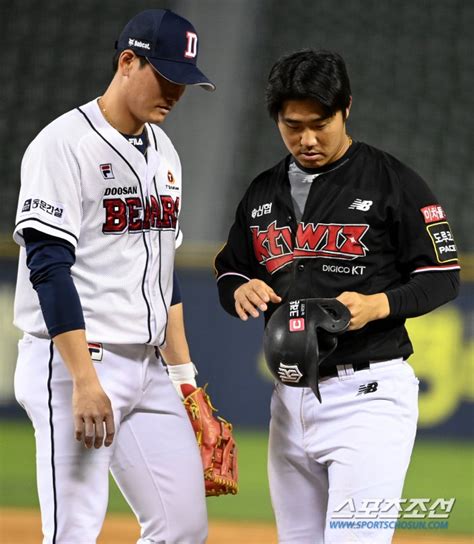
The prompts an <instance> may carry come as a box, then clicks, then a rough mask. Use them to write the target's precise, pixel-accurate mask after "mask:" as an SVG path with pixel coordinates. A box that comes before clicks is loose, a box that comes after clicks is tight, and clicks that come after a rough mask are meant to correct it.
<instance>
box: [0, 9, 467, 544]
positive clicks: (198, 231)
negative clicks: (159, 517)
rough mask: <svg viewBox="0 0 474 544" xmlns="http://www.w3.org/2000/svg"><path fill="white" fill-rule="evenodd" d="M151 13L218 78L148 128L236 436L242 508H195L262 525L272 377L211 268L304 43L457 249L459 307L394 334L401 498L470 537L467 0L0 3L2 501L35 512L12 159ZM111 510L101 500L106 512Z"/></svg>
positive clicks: (106, 66)
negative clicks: (277, 69)
mask: <svg viewBox="0 0 474 544" xmlns="http://www.w3.org/2000/svg"><path fill="white" fill-rule="evenodd" d="M154 7H164V8H170V9H172V10H174V11H176V12H177V13H179V14H181V15H183V16H185V17H186V18H188V19H190V20H191V21H192V22H193V24H194V25H195V27H196V29H197V31H198V33H199V36H200V53H199V65H200V67H201V69H202V70H203V71H204V73H206V75H208V76H209V77H210V79H211V80H213V81H214V82H215V84H216V85H217V91H216V92H215V93H207V92H205V91H202V90H201V89H199V88H197V89H193V88H191V89H189V90H187V91H186V93H185V95H184V96H183V98H182V100H181V103H180V104H179V105H178V106H177V107H176V109H175V110H174V111H173V112H172V113H171V114H170V116H169V118H168V119H167V120H166V122H165V124H164V125H163V128H164V130H165V131H166V132H167V133H168V135H169V136H170V137H171V139H172V141H173V142H174V144H175V147H176V148H177V150H178V152H179V154H180V156H181V160H182V163H183V171H184V194H183V207H182V214H181V223H182V228H183V231H184V235H185V243H184V244H183V246H182V248H181V249H180V250H179V252H178V256H177V264H178V269H179V274H180V278H181V282H182V288H183V293H184V302H185V311H186V322H187V330H188V336H189V340H190V344H191V348H192V352H193V358H194V360H195V362H196V363H197V365H198V366H199V369H200V376H199V380H200V382H201V383H205V382H209V383H210V385H209V391H210V393H211V395H212V398H213V401H214V403H215V405H216V406H218V407H219V409H220V413H221V414H222V415H223V416H225V417H226V418H228V419H230V420H231V421H232V422H233V423H234V424H235V426H236V428H237V430H238V432H239V433H240V436H241V443H242V445H241V455H242V459H243V463H244V467H243V469H242V470H241V474H242V488H241V495H240V498H239V496H237V497H235V498H234V497H232V498H230V499H228V498H225V499H222V500H221V499H219V500H218V501H214V502H213V503H212V504H210V511H211V515H212V516H215V517H218V518H219V517H220V518H224V519H227V518H229V519H230V518H234V519H241V520H243V521H245V520H252V519H253V520H262V521H265V520H267V521H271V519H272V517H271V509H270V505H269V499H268V493H267V490H266V475H265V447H266V431H267V426H268V419H269V398H270V394H271V390H272V384H271V380H270V379H269V377H268V374H267V372H266V369H265V363H264V361H263V358H262V353H261V333H262V328H263V324H262V322H261V321H260V320H258V321H257V322H252V323H247V324H243V323H240V322H238V321H237V320H236V319H233V318H231V317H229V316H228V315H226V314H224V312H223V310H221V308H220V307H219V305H218V301H217V293H216V289H215V285H214V276H213V270H212V261H213V256H214V254H215V253H216V251H217V250H218V248H219V247H220V245H221V244H222V243H223V241H224V240H225V238H226V236H227V232H228V229H229V227H230V225H231V223H232V221H233V215H234V212H235V208H236V206H237V203H238V201H239V199H240V197H241V196H242V194H243V192H244V190H245V189H246V187H247V186H248V184H249V183H250V182H251V180H252V179H253V178H254V177H255V176H256V175H257V174H258V173H259V172H261V171H262V170H264V169H266V168H268V167H270V166H272V165H273V164H274V163H276V162H277V161H278V160H279V159H280V158H281V157H282V156H283V154H284V153H285V149H284V147H283V144H282V143H281V141H280V138H279V136H278V133H277V130H276V128H275V126H274V123H273V121H271V120H270V119H269V118H268V116H267V114H266V110H265V104H264V87H265V82H266V78H267V75H268V72H269V70H270V68H271V66H272V64H273V63H274V62H275V60H276V59H277V58H278V57H279V56H280V55H282V54H284V53H287V52H289V51H293V50H296V49H301V48H303V47H313V48H325V49H333V50H336V51H338V52H339V53H341V54H342V56H343V57H344V58H345V60H346V63H347V67H348V71H349V75H350V78H351V84H352V92H353V107H352V111H351V117H350V119H349V122H348V132H349V133H350V134H351V136H352V137H353V138H354V139H356V140H360V141H364V142H367V143H370V144H372V145H375V146H376V147H379V148H381V149H384V150H385V151H387V152H389V153H391V154H393V155H395V156H396V157H397V158H399V159H400V160H402V161H403V162H405V163H406V164H407V165H409V166H410V167H412V168H413V169H415V170H416V171H417V172H418V173H419V174H420V175H421V176H422V177H423V178H424V179H425V180H426V181H427V182H428V183H429V184H430V186H431V187H432V189H433V190H434V192H435V193H436V194H437V195H438V197H439V199H440V201H441V203H442V204H443V206H444V208H445V210H446V211H447V214H448V217H449V219H450V223H451V226H452V228H453V231H454V234H455V238H456V241H457V243H458V247H459V251H460V253H461V258H462V265H463V272H462V280H463V285H462V290H461V295H460V297H459V298H458V299H457V300H456V301H454V302H453V303H451V304H449V305H447V306H445V307H443V308H441V309H439V310H437V311H436V312H434V313H432V314H430V315H428V316H425V317H423V318H417V319H413V320H410V323H409V329H410V333H411V336H412V339H413V343H414V346H415V355H414V356H413V357H412V358H410V363H411V364H412V365H413V366H414V367H415V370H416V372H417V374H418V376H419V378H420V380H421V392H420V422H419V433H418V441H417V445H416V447H415V452H414V458H413V462H412V465H411V468H410V472H409V475H408V479H407V487H406V488H405V493H404V496H406V497H408V496H411V497H443V496H444V497H446V498H447V497H448V496H449V497H456V498H457V502H456V505H455V508H454V510H453V515H452V518H451V519H450V524H451V525H450V527H449V531H450V532H454V533H472V531H473V526H472V521H471V512H472V511H473V507H474V491H473V473H474V470H473V455H472V453H473V439H474V433H473V402H474V338H473V336H474V331H473V329H474V326H473V322H474V320H473V311H474V299H473V293H474V264H473V263H474V259H473V255H474V241H473V238H472V227H473V223H472V215H473V214H472V206H473V202H472V194H473V189H474V136H473V134H474V126H473V122H472V118H473V112H474V95H473V93H472V88H473V85H474V56H473V54H472V51H473V48H472V45H473V43H472V29H473V28H474V3H473V2H468V1H466V0H338V1H337V2H335V1H334V0H317V1H315V2H311V3H308V2H304V1H302V0H291V1H290V0H279V1H277V0H199V1H197V0H195V1H191V0H176V1H165V0H163V1H161V2H151V1H142V0H134V1H131V0H101V1H100V2H99V1H98V0H80V1H77V0H75V1H73V0H54V1H53V0H44V1H42V0H0V36H2V37H3V58H2V62H3V69H2V70H1V73H0V74H1V75H0V78H1V84H0V96H1V100H0V154H1V160H0V180H1V191H2V194H1V198H0V347H1V349H0V507H1V506H10V507H11V506H20V507H22V506H35V505H36V504H37V499H36V496H35V493H34V466H33V450H32V449H31V448H32V433H31V430H30V428H29V426H28V423H27V420H25V416H24V415H23V413H22V412H21V411H20V410H19V408H18V406H17V405H16V404H15V400H14V397H13V372H14V366H15V359H16V342H17V339H18V338H19V332H18V331H17V330H16V329H15V328H14V327H13V325H12V323H11V322H12V306H13V294H14V284H15V278H16V260H17V253H18V251H17V248H16V246H15V245H14V244H13V242H12V240H11V233H12V231H13V224H14V217H15V211H16V205H17V194H18V189H19V184H20V178H19V171H20V162H21V157H22V155H23V153H24V151H25V149H26V147H27V145H28V143H29V142H30V141H31V139H32V138H33V137H34V136H35V135H36V134H37V132H38V131H39V130H41V128H43V127H44V126H45V125H46V124H47V123H49V122H50V121H52V120H53V119H54V118H56V117H57V116H59V115H60V114H62V113H64V112H66V111H68V110H70V109H72V108H74V107H76V106H78V105H81V104H83V103H85V102H88V101H89V100H91V99H93V98H94V97H97V96H99V95H101V93H102V92H103V91H104V90H105V88H106V86H107V84H108V82H109V81H110V79H111V77H112V68H111V61H112V56H113V53H114V42H115V40H116V38H117V36H118V34H119V32H120V30H121V29H122V27H123V26H124V24H125V23H126V22H127V21H128V19H129V18H130V17H131V16H133V15H134V14H135V13H137V12H138V11H140V10H142V9H148V8H154ZM247 459H248V463H249V464H248V470H247V471H246V468H247V465H246V464H245V463H246V460H247ZM18 463H20V464H22V467H23V468H22V470H21V471H20V470H17V468H16V467H17V466H18ZM25 466H27V467H29V468H28V469H27V470H26V471H25ZM232 501H234V502H232ZM126 508H127V507H126V505H124V504H123V502H121V499H120V498H118V497H117V496H116V495H115V494H113V495H112V501H111V509H112V510H126ZM0 535H1V530H0ZM5 542H6V541H5Z"/></svg>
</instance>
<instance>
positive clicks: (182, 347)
mask: <svg viewBox="0 0 474 544" xmlns="http://www.w3.org/2000/svg"><path fill="white" fill-rule="evenodd" d="M160 352H161V355H162V356H163V359H164V360H165V362H166V364H168V365H176V364H182V363H189V362H190V361H191V355H190V353H189V346H188V341H187V340H186V332H185V329H184V315H183V305H182V304H181V303H179V304H174V305H173V306H171V307H170V309H169V312H168V326H167V328H166V346H165V347H163V348H160Z"/></svg>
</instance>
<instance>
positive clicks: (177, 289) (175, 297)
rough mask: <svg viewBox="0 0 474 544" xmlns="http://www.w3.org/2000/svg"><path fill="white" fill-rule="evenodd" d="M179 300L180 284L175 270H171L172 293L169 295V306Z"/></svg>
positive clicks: (178, 302)
mask: <svg viewBox="0 0 474 544" xmlns="http://www.w3.org/2000/svg"><path fill="white" fill-rule="evenodd" d="M181 301H182V298H181V286H180V284H179V280H178V274H176V270H175V271H174V272H173V294H172V295H171V306H174V305H175V304H180V302H181Z"/></svg>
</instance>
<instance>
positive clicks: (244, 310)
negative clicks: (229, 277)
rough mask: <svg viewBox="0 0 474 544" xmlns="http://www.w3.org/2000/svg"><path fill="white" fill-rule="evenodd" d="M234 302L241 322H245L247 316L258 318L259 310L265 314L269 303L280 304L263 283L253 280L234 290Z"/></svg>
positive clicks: (270, 289) (279, 300)
mask: <svg viewBox="0 0 474 544" xmlns="http://www.w3.org/2000/svg"><path fill="white" fill-rule="evenodd" d="M234 300H235V311H236V312H237V315H238V316H239V317H240V319H242V321H247V319H248V316H249V315H251V316H252V317H258V316H259V315H260V314H259V312H258V311H259V310H260V311H262V312H265V311H266V310H267V308H268V306H267V304H268V303H269V302H273V303H275V304H278V303H279V302H281V297H279V296H278V295H277V294H276V293H275V291H274V290H273V289H272V288H271V287H270V286H269V285H267V284H266V283H265V282H264V281H261V280H255V279H254V280H250V281H248V282H247V283H244V284H243V285H241V286H240V287H239V288H238V289H236V290H235V292H234Z"/></svg>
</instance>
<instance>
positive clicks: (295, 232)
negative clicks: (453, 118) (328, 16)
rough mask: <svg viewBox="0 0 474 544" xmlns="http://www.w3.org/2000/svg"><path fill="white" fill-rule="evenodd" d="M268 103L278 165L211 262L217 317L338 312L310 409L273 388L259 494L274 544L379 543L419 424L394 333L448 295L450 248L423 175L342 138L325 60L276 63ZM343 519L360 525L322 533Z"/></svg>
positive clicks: (344, 93)
mask: <svg viewBox="0 0 474 544" xmlns="http://www.w3.org/2000/svg"><path fill="white" fill-rule="evenodd" d="M266 98H267V107H268V111H269V113H270V115H271V116H272V118H273V119H274V120H275V121H276V124H277V126H278V129H279V131H280V135H281V137H282V139H283V142H284V143H285V145H286V147H287V149H288V151H289V152H290V155H288V156H287V157H285V158H284V159H283V160H281V161H280V162H279V163H278V164H276V165H275V166H274V167H272V168H270V169H269V170H267V171H265V172H263V173H262V174H260V175H259V176H257V178H256V179H255V180H254V181H253V182H252V183H251V185H250V187H249V188H248V190H247V192H246V193H245V195H244V197H243V199H242V200H241V202H240V204H239V206H238V209H237V212H236V217H235V222H234V224H233V226H232V228H231V230H230V233H229V237H228V241H227V244H226V245H225V246H224V248H223V249H222V250H221V251H220V252H219V254H218V255H217V257H216V262H215V265H216V271H217V281H218V289H219V297H220V300H221V303H222V306H223V307H224V309H225V310H226V311H228V312H229V313H230V314H232V315H234V316H236V317H239V318H240V319H242V320H244V321H246V320H247V319H248V317H249V316H252V317H258V315H259V312H260V311H261V312H264V314H265V320H266V322H268V319H269V317H270V316H271V314H272V312H273V311H274V310H275V309H276V308H277V307H278V305H279V304H280V303H281V302H286V301H289V300H297V299H304V298H313V297H325V298H337V299H338V300H339V301H340V302H342V303H343V304H344V305H346V306H347V308H348V309H349V311H350V313H351V322H350V326H349V330H348V332H346V333H344V334H343V335H342V336H341V337H340V338H339V344H338V347H337V349H336V350H335V351H334V352H333V353H332V355H330V356H329V357H328V358H327V359H326V360H325V361H324V362H323V363H322V365H321V366H320V381H319V388H320V392H321V396H322V403H319V402H318V401H317V399H316V397H315V396H314V394H313V392H312V391H311V389H309V388H299V389H298V388H293V387H288V386H286V385H284V384H282V383H277V384H276V385H275V390H274V393H273V397H272V404H271V416H272V417H271V424H270V441H269V480H270V491H271V497H272V503H273V508H274V511H275V516H276V521H277V527H278V535H279V542H280V543H285V544H290V543H292V544H310V543H311V544H314V543H315V542H317V543H325V544H329V543H331V544H332V543H341V544H347V543H349V542H359V543H360V542H364V543H365V542H366V543H370V544H377V543H387V542H391V539H392V535H393V531H394V528H395V523H394V521H393V520H396V516H397V509H398V506H397V505H399V504H400V502H399V499H400V497H401V493H402V488H403V482H404V478H405V474H406V471H407V468H408V464H409V460H410V455H411V452H412V449H413V443H414V438H415V432H416V422H417V416H418V410H417V398H418V380H417V379H416V377H415V375H414V373H413V370H412V368H411V367H410V365H409V364H408V363H407V362H406V360H407V359H408V357H409V356H410V355H411V354H412V353H413V348H412V345H411V342H410V339H409V337H408V334H407V331H406V329H405V326H404V323H405V319H406V318H408V317H415V316H419V315H422V314H425V313H427V312H429V311H431V310H433V309H434V308H436V307H438V306H440V305H441V304H444V303H446V302H447V301H449V300H450V299H453V298H454V297H455V296H456V295H457V292H458V287H459V264H458V260H457V252H456V246H455V243H454V240H453V236H452V234H451V230H450V227H449V224H448V222H447V218H446V214H445V212H444V210H443V208H442V207H441V205H440V204H439V202H438V199H437V198H436V196H434V194H433V193H432V191H431V190H430V189H429V187H428V186H427V185H426V183H425V182H424V181H423V180H422V179H421V178H420V176H418V175H417V174H416V173H415V172H414V171H413V170H411V169H410V168H409V167H407V166H405V165H404V164H402V163H401V162H400V161H398V160H397V159H396V158H394V157H392V156H391V155H389V154H388V153H386V152H384V151H381V150H379V149H376V148H374V147H372V146H370V145H367V144H365V143H363V142H358V141H355V140H353V139H352V138H351V137H350V136H349V135H348V134H347V132H346V121H347V118H348V116H349V112H350V109H351V104H352V96H351V90H350V82H349V78H348V75H347V72H346V67H345V64H344V61H343V59H342V58H341V57H340V56H339V55H338V54H336V53H332V52H328V51H313V50H303V51H299V52H296V53H293V54H290V55H287V56H285V57H283V58H281V59H280V60H279V61H278V62H277V63H276V64H275V65H274V66H273V68H272V70H271V72H270V76H269V80H268V86H267V93H266ZM296 498H297V499H298V500H295V499H296ZM374 505H375V506H374ZM383 513H385V516H384V515H382V514H383ZM390 515H391V518H388V517H387V516H390ZM341 517H345V519H352V520H354V519H356V520H357V523H355V522H354V523H349V524H346V525H345V526H342V525H341V524H338V525H337V524H336V525H335V524H334V520H335V519H338V518H341ZM382 518H383V519H382ZM374 519H376V520H377V521H378V523H376V524H375V525H374V523H373V521H374ZM367 520H372V523H369V522H368V521H367Z"/></svg>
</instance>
